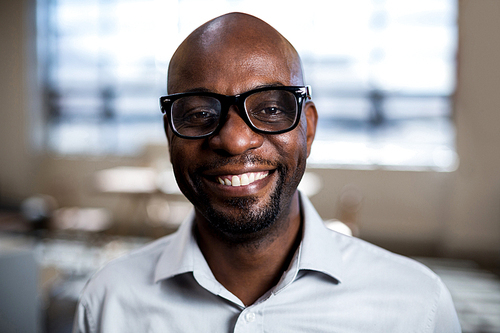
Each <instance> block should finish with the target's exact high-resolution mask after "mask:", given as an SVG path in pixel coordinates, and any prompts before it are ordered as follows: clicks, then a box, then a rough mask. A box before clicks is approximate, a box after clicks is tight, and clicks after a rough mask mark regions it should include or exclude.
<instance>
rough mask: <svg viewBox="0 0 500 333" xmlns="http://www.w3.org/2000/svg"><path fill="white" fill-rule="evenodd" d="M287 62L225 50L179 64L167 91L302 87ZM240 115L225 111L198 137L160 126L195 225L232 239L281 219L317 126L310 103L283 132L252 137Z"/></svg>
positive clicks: (266, 55) (270, 55) (228, 92)
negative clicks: (217, 125) (219, 122)
mask: <svg viewBox="0 0 500 333" xmlns="http://www.w3.org/2000/svg"><path fill="white" fill-rule="evenodd" d="M289 63H290V62H288V61H284V59H283V55H282V54H278V55H276V54H273V53H271V52H267V53H266V52H262V51H261V52H260V53H256V52H252V51H249V50H247V51H245V52H242V49H241V45H240V46H239V47H238V48H230V47H229V48H228V47H226V48H224V50H220V49H219V52H217V55H216V56H213V57H207V56H203V55H201V56H197V57H191V58H190V59H189V61H188V62H186V64H183V63H180V64H179V68H178V70H176V71H175V73H173V74H171V80H173V84H172V85H171V88H172V89H170V91H169V93H178V92H187V91H196V90H204V91H207V90H208V91H211V92H215V93H219V94H224V95H236V94H240V93H243V92H246V91H248V90H252V89H255V88H257V87H261V86H268V85H284V86H290V85H302V82H300V79H299V76H298V75H296V71H294V70H293V68H290V67H289V65H288V64H289ZM183 66H184V67H183ZM169 85H170V84H169ZM239 112H240V111H239V110H238V109H237V108H236V107H235V106H232V107H231V108H230V110H229V113H228V116H227V118H226V122H225V123H224V125H223V127H222V128H221V130H220V131H219V132H217V133H215V134H213V135H212V136H210V137H208V138H203V139H196V140H190V139H182V138H179V137H177V136H175V135H173V134H172V132H171V131H170V130H169V129H168V128H167V125H166V131H167V136H168V139H169V149H170V158H171V161H172V165H173V168H174V173H175V176H176V179H177V182H178V184H179V188H180V189H181V191H182V192H183V193H184V195H185V196H186V197H187V198H188V199H189V200H190V201H191V202H192V203H193V205H194V206H195V208H196V213H197V220H200V219H201V220H203V221H206V222H207V224H208V225H209V226H210V227H211V228H212V229H213V230H215V231H217V232H219V233H221V234H223V235H226V236H230V237H233V238H234V237H240V236H242V237H244V236H245V235H251V234H255V233H259V232H262V231H263V230H264V231H265V230H266V229H268V228H270V227H271V226H272V225H273V224H274V223H275V222H276V221H277V220H279V219H283V218H285V219H286V216H287V215H288V213H289V211H290V205H291V201H292V198H293V196H294V195H295V192H296V188H297V186H298V184H299V182H300V179H301V178H302V175H303V173H304V170H305V166H306V158H307V156H308V154H309V150H310V146H311V143H312V140H313V138H314V132H315V126H316V110H315V108H314V105H313V104H312V103H311V102H309V103H307V104H306V105H305V106H303V112H302V116H301V120H300V123H299V126H297V127H296V128H295V129H294V130H292V131H290V132H287V133H283V134H274V135H270V134H262V133H256V132H254V131H252V130H251V129H250V128H249V127H248V125H247V124H246V123H245V121H244V120H243V119H242V118H241V116H240V113H239ZM165 119H166V118H165ZM222 183H223V184H222ZM238 184H239V186H236V185H238Z"/></svg>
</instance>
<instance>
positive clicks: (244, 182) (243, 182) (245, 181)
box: [240, 173, 250, 186]
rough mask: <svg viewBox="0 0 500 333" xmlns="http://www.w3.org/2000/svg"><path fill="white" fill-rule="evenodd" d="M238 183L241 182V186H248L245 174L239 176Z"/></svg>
mask: <svg viewBox="0 0 500 333" xmlns="http://www.w3.org/2000/svg"><path fill="white" fill-rule="evenodd" d="M240 182H241V186H243V185H248V184H250V182H249V181H248V176H247V174H246V173H244V174H242V175H241V180H240Z"/></svg>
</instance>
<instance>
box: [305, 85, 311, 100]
mask: <svg viewBox="0 0 500 333" xmlns="http://www.w3.org/2000/svg"><path fill="white" fill-rule="evenodd" d="M306 97H307V98H308V99H312V88H311V86H310V85H307V86H306Z"/></svg>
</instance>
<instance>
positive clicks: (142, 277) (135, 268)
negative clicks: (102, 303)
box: [81, 236, 172, 303]
mask: <svg viewBox="0 0 500 333" xmlns="http://www.w3.org/2000/svg"><path fill="white" fill-rule="evenodd" d="M171 240H172V236H166V237H163V238H160V239H158V240H156V241H153V242H151V243H149V244H147V245H145V246H143V247H141V248H139V249H137V250H134V251H131V252H130V253H128V254H126V255H124V256H122V257H120V258H117V259H114V260H112V261H110V262H109V263H107V264H106V265H105V266H103V267H102V268H101V269H99V270H98V271H97V272H96V273H95V274H94V275H93V276H92V277H91V278H90V279H89V281H88V282H87V285H86V286H85V288H84V290H83V293H82V296H81V302H83V303H87V302H93V301H96V299H97V298H102V297H104V295H110V294H114V293H119V292H122V291H124V290H130V289H131V288H132V287H134V286H147V285H152V284H154V273H155V268H156V264H157V262H158V260H159V258H160V256H161V254H162V253H163V251H164V249H165V247H166V246H167V244H169V243H170V242H171Z"/></svg>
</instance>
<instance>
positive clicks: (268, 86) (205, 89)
mask: <svg viewBox="0 0 500 333" xmlns="http://www.w3.org/2000/svg"><path fill="white" fill-rule="evenodd" d="M284 86H285V85H284V84H283V83H281V82H273V83H267V84H260V85H258V86H255V87H252V89H249V90H247V91H252V90H255V89H260V88H272V87H284ZM247 91H244V92H242V93H240V94H237V95H241V94H243V93H245V92H247ZM193 92H195V93H196V92H203V93H205V92H208V93H214V91H212V90H210V89H208V88H204V87H197V88H192V89H189V90H186V91H184V93H193Z"/></svg>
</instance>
